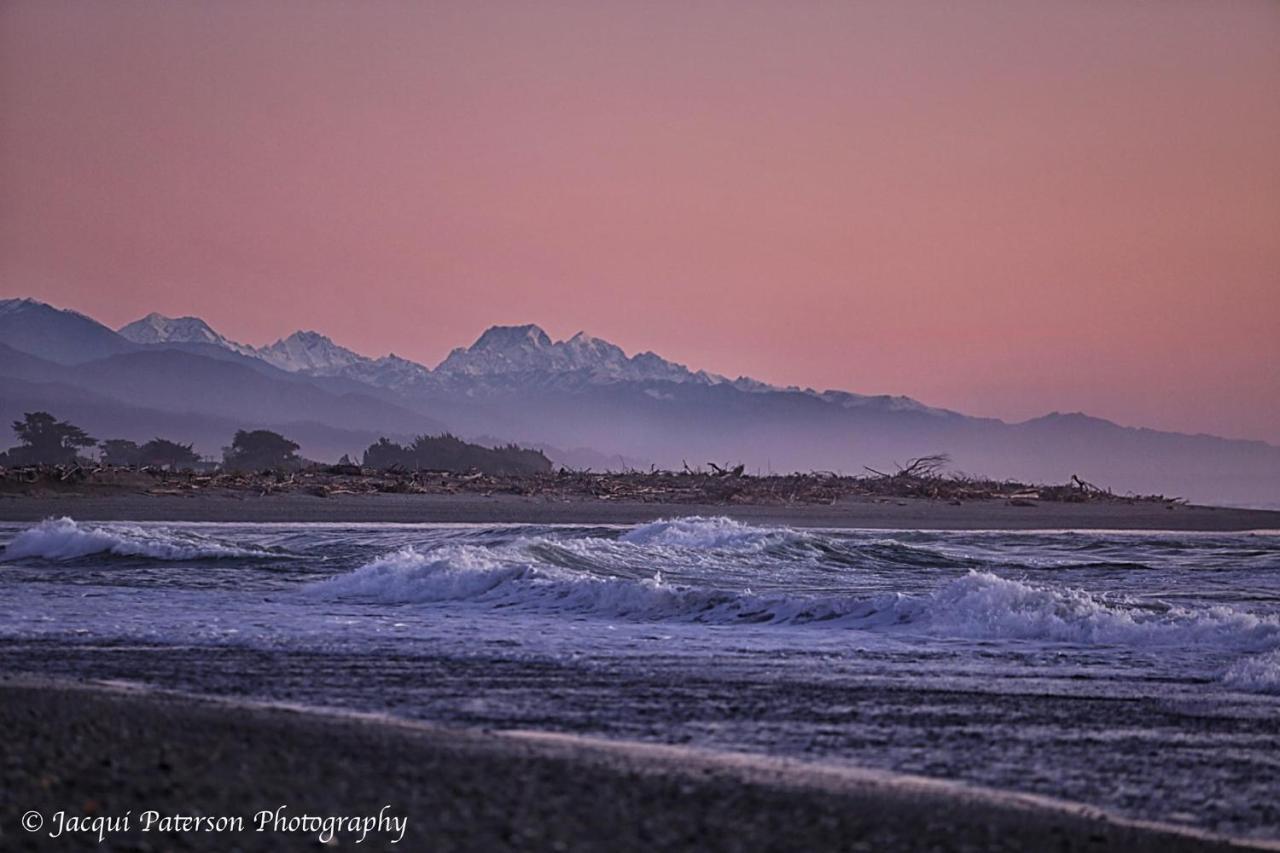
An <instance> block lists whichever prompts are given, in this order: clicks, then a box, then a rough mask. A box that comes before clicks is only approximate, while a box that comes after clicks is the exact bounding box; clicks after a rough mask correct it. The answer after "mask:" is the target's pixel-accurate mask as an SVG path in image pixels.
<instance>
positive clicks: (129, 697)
mask: <svg viewBox="0 0 1280 853" xmlns="http://www.w3.org/2000/svg"><path fill="white" fill-rule="evenodd" d="M0 726H3V730H4V732H5V737H4V738H3V741H2V743H3V747H2V752H3V763H2V765H0V767H2V771H0V772H3V785H0V848H3V849H6V850H16V849H49V850H64V849H88V848H95V849H151V850H162V849H200V850H228V849H252V850H281V849H288V850H292V849H317V847H318V846H319V845H318V842H317V840H316V839H315V838H314V837H313V836H312V835H311V834H309V833H307V832H298V833H296V834H279V833H262V834H259V833H255V832H246V833H244V834H240V835H228V834H219V833H200V834H161V833H158V832H155V831H153V832H151V833H147V834H143V833H140V832H138V829H137V827H138V824H139V821H140V818H138V817H137V816H138V815H140V814H141V813H142V811H144V810H148V809H154V810H156V811H158V812H159V813H161V814H177V813H181V814H186V815H192V814H197V813H198V814H203V815H208V816H237V815H239V816H243V817H244V818H245V822H246V825H247V826H249V827H252V825H253V822H252V816H253V814H254V813H255V812H257V811H259V810H262V809H272V810H274V809H275V808H277V807H278V806H281V805H284V806H287V809H288V811H287V813H288V814H301V813H304V812H305V813H309V814H312V815H320V816H356V815H360V816H363V815H377V814H378V813H379V810H380V809H382V808H383V806H387V805H389V806H390V809H388V811H387V814H390V815H395V816H398V817H407V819H408V824H407V831H406V833H405V835H404V839H403V841H401V842H400V843H399V844H398V845H393V844H391V843H390V842H391V841H392V840H393V839H392V838H391V837H388V835H387V834H386V833H375V834H371V835H370V836H369V837H368V839H367V840H366V841H365V842H364V843H363V844H361V845H359V846H356V845H355V844H354V841H355V837H353V836H351V835H348V834H342V835H340V836H339V837H338V838H337V844H336V846H337V847H339V848H346V849H359V850H370V849H373V850H383V849H389V850H401V851H403V850H414V851H417V850H424V851H452V850H475V851H503V850H582V851H587V850H608V851H611V853H622V851H653V850H726V851H747V850H750V851H757V850H805V851H808V850H908V849H910V850H917V849H925V850H1035V851H1039V850H1060V851H1073V850H1131V851H1143V850H1152V851H1161V853H1174V851H1180V850H1216V849H1233V848H1234V847H1235V846H1236V845H1235V844H1233V843H1230V842H1227V841H1225V840H1222V839H1213V838H1211V837H1209V836H1204V835H1197V834H1195V833H1192V832H1184V831H1181V830H1178V829H1175V828H1172V827H1165V826H1158V825H1154V824H1140V823H1134V822H1126V821H1121V820H1118V819H1115V818H1111V817H1108V816H1107V815H1104V814H1102V813H1100V812H1098V811H1097V810H1094V809H1090V808H1086V807H1083V806H1075V805H1070V804H1063V803H1057V802H1052V801H1046V800H1037V799H1034V798H1030V797H1024V796H1019V795H1004V794H996V793H993V792H984V791H981V790H975V789H968V788H964V787H961V786H958V785H954V784H950V783H944V782H932V781H926V780H919V779H914V778H912V777H902V776H893V775H890V774H883V773H878V772H870V771H858V770H846V769H832V768H820V767H815V766H813V765H805V764H802V763H798V762H794V761H785V760H776V759H767V758H760V757H747V756H739V755H732V754H713V753H706V752H699V751H690V750H682V749H678V748H673V747H662V746H646V745H636V744H625V743H608V742H603V741H589V740H582V739H573V738H567V737H557V736H551V735H537V734H534V733H525V734H520V733H486V732H481V731H476V730H457V729H445V728H440V727H433V726H426V725H421V724H410V723H400V722H389V721H377V720H370V719H362V718H351V717H339V716H330V715H326V714H321V713H310V712H299V711H292V710H284V709H269V708H263V707H246V706H240V705H232V704H228V703H225V702H218V701H205V700H197V699H191V698H186V697H178V696H173V695H157V694H150V693H140V692H132V691H119V690H111V689H103V688H90V687H82V686H70V685H61V684H50V683H40V682H36V683H32V682H26V681H20V680H10V681H6V682H0ZM64 809H65V810H66V811H67V813H68V814H70V815H76V816H80V815H86V814H88V815H89V816H91V817H93V816H99V817H115V816H121V815H123V814H125V813H126V812H127V811H129V810H131V809H132V810H133V814H134V816H135V817H134V820H133V823H132V831H131V832H122V833H119V834H111V835H110V836H109V837H108V846H107V847H106V848H100V847H98V842H97V837H96V835H94V834H92V833H80V834H77V835H75V836H74V837H72V838H68V837H66V836H63V837H61V838H57V839H50V838H48V837H46V836H45V835H44V833H47V832H48V831H49V828H50V827H51V826H52V825H53V823H52V822H53V821H54V820H55V819H54V814H55V812H57V811H58V810H64ZM31 810H34V811H36V812H38V813H39V814H40V815H41V816H42V817H43V818H44V819H45V827H44V829H43V830H42V831H41V832H39V833H28V832H25V831H24V830H23V829H22V828H21V827H20V820H21V818H22V816H23V815H24V814H26V813H27V812H28V811H31ZM1273 849H1274V848H1273Z"/></svg>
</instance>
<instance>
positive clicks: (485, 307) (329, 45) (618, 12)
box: [0, 0, 1280, 443]
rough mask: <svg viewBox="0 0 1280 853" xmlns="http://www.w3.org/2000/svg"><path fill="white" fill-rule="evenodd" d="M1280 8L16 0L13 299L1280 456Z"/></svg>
mask: <svg viewBox="0 0 1280 853" xmlns="http://www.w3.org/2000/svg"><path fill="white" fill-rule="evenodd" d="M1277 92H1280V4H1278V3H1275V2H1270V0H1258V2H1246V1H1245V0H1222V2H1209V1H1208V0H1203V2H1180V1H1179V0H1159V1H1158V2H1141V3H1139V2H1123V0H1111V2H1101V0H1097V2H1091V0H1072V2H1044V0H1009V2H985V0H972V1H971V2H966V3H955V4H952V3H935V2H919V3H917V2H911V1H910V0H906V1H905V2H884V3H872V2H867V3H850V2H844V0H842V2H832V3H824V2H800V3H796V2H791V0H786V2H759V3H753V2H745V0H743V2H702V0H691V1H690V2H679V3H677V2H672V0H655V2H650V3H634V2H613V1H612V0H592V1H591V2H582V3H557V2H542V3H525V2H519V3H514V2H513V3H503V2H486V3H471V2H458V3H407V2H350V3H334V2H323V0H306V2H283V0H281V2H273V0H259V2H254V3H201V2H183V0H175V2H159V1H158V0H157V2H145V1H144V0H135V2H130V3H96V2H64V0H4V2H3V3H0V296H19V295H22V296H33V297H36V298H39V299H43V300H45V301H49V302H52V303H54V304H56V305H59V306H62V307H71V308H75V309H77V310H80V311H83V312H85V313H88V314H90V315H92V316H94V317H96V318H98V319H100V320H102V321H104V322H107V323H109V324H110V325H113V326H118V325H121V324H123V323H125V322H128V321H130V320H134V319H136V318H138V317H139V316H142V315H143V314H146V313H148V312H150V311H153V310H154V311H160V312H162V313H166V314H171V315H186V314H195V315H198V316H201V317H203V318H204V319H206V320H207V321H209V322H210V323H211V324H212V325H213V326H214V327H215V328H216V329H218V330H219V331H221V332H222V333H223V334H225V335H227V336H228V337H232V338H234V339H238V340H242V341H245V342H249V343H255V344H261V343H266V342H269V341H271V340H274V339H276V338H277V337H280V336H282V335H285V334H288V333H289V332H291V331H293V330H294V329H297V328H314V329H318V330H321V331H323V332H325V333H327V334H329V335H330V336H331V337H333V338H334V339H335V340H336V341H337V342H339V343H341V344H344V345H346V346H350V347H351V348H353V349H356V350H358V351H362V352H365V353H368V354H371V355H381V354H384V353H386V352H395V353H396V354H397V355H401V356H404V357H408V358H413V359H416V360H420V361H422V362H424V363H427V364H429V365H434V364H435V363H436V362H438V361H439V360H440V359H441V358H443V357H444V356H445V355H446V354H447V353H448V351H449V350H450V349H451V348H453V347H455V346H458V345H462V344H467V343H470V342H471V341H472V340H474V338H475V337H476V336H477V335H478V334H479V333H480V332H481V331H482V330H483V329H484V328H485V327H487V326H489V325H492V324H496V323H525V322H535V323H538V324H540V325H542V326H543V327H544V328H545V329H546V330H547V331H548V332H549V333H551V334H552V335H553V336H556V337H567V336H568V335H571V334H573V333H574V332H576V331H578V330H580V329H584V330H586V331H588V332H589V333H591V334H594V335H597V336H599V337H603V338H607V339H610V340H612V341H614V342H616V343H618V344H619V345H621V346H622V347H623V348H624V349H626V350H627V351H628V352H635V351H643V350H654V351H656V352H658V353H660V354H662V355H664V356H666V357H668V358H672V359H675V360H678V361H681V362H684V363H687V364H689V365H691V366H693V367H697V368H705V369H708V370H712V371H715V372H718V373H724V374H728V375H731V376H737V375H740V374H745V375H750V376H754V377H757V378H760V379H763V380H766V381H771V382H776V383H780V384H797V385H801V386H812V387H816V388H820V389H821V388H843V389H848V390H852V391H858V392H863V393H893V394H908V395H911V396H913V397H916V398H918V399H921V400H923V401H925V402H927V403H929V404H932V405H940V406H947V407H950V408H955V409H958V410H961V411H964V412H967V413H973V414H982V415H992V416H997V417H1003V418H1006V419H1015V420H1016V419H1024V418H1028V417H1034V416H1037V415H1040V414H1044V413H1046V412H1048V411H1052V410H1060V411H1075V410H1083V411H1086V412H1088V413H1090V414H1094V415H1098V416H1102V417H1107V418H1111V419H1113V420H1116V421H1118V422H1120V423H1125V424H1130V425H1144V426H1151V427H1157V428H1163V429H1174V430H1179V431H1189V432H1201V431H1203V432H1212V433H1217V434H1221V435H1227V436H1231V437H1246V438H1258V439H1264V440H1269V441H1272V442H1275V443H1280V96H1277Z"/></svg>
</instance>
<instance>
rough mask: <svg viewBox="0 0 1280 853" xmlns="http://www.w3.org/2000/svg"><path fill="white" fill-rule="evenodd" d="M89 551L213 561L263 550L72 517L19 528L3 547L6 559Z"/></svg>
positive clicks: (75, 555) (75, 554) (55, 557)
mask: <svg viewBox="0 0 1280 853" xmlns="http://www.w3.org/2000/svg"><path fill="white" fill-rule="evenodd" d="M93 554H110V555H113V556H117V557H144V558H147V559H154V560H214V559H222V558H228V557H261V556H266V555H267V552H264V551H260V550H253V549H248V548H240V547H237V546H235V545H229V544H227V543H225V542H219V541H217V540H216V539H209V538H206V537H202V536H196V535H193V534H182V533H177V532H174V531H172V530H168V529H165V528H162V527H158V528H152V529H146V528H142V527H136V526H130V525H121V526H115V525H113V526H111V527H90V526H81V525H80V524H78V523H76V522H75V521H74V520H73V519H70V518H67V517H65V516H64V517H63V518H46V519H45V520H44V521H42V522H40V523H39V524H37V525H35V526H34V527H31V528H28V529H27V530H24V531H22V532H21V533H19V534H18V535H17V536H15V537H14V538H13V540H12V541H10V542H9V544H8V545H6V546H5V549H4V557H5V559H8V560H16V559H23V558H28V559H30V558H34V559H42V560H57V561H65V560H76V559H79V558H81V557H88V556H91V555H93Z"/></svg>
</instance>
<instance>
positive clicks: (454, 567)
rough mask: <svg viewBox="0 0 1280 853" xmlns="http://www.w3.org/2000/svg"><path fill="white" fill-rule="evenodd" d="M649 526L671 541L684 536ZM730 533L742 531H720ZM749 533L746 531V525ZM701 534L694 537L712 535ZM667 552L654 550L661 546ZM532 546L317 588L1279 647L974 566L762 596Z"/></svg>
mask: <svg viewBox="0 0 1280 853" xmlns="http://www.w3.org/2000/svg"><path fill="white" fill-rule="evenodd" d="M646 527H648V528H650V530H649V531H648V533H647V535H653V536H657V537H660V538H662V540H663V541H664V542H665V541H669V540H667V539H666V537H668V536H669V535H675V536H676V537H677V538H682V537H685V536H687V535H689V534H688V531H682V530H679V529H678V528H676V530H677V531H678V532H676V533H675V534H671V533H670V531H671V530H672V529H673V528H671V527H663V528H657V527H655V526H653V525H646ZM725 529H726V530H727V532H728V534H729V535H730V537H737V536H740V535H743V534H744V531H739V530H735V529H734V528H732V527H727V528H725ZM747 530H748V531H749V530H750V528H748V529H747ZM705 533H706V530H705V529H701V530H696V531H695V532H694V535H696V536H698V537H701V538H700V539H699V540H698V541H702V542H707V541H724V540H723V539H719V540H716V539H714V536H712V537H707V536H705V535H704V534H705ZM664 547H669V546H667V545H662V546H659V551H661V548H664ZM538 550H539V549H538V548H537V547H536V543H534V545H533V546H530V543H527V542H526V543H524V550H521V549H520V548H514V549H511V550H507V551H500V550H496V549H493V548H489V547H485V546H477V545H448V546H444V547H440V548H436V549H432V550H429V551H418V550H416V549H414V548H405V549H402V550H400V551H396V552H393V553H391V554H387V555H384V556H382V557H379V558H378V559H376V560H373V561H372V562H370V563H367V564H365V565H364V566H361V567H360V568H359V569H357V570H355V571H354V572H351V573H349V574H346V575H339V576H337V577H334V578H330V579H328V580H326V581H321V582H320V583H318V584H315V585H313V586H312V591H313V592H314V593H317V594H320V595H327V596H339V597H344V598H354V599H361V600H366V601H375V602H380V603H394V604H412V603H428V602H445V601H450V602H469V603H473V604H476V605H482V606H490V607H502V608H515V609H520V610H541V611H552V612H565V611H571V612H575V613H579V614H582V615H597V616H603V617H611V618H630V619H639V620H646V621H684V622H705V623H716V624H775V625H781V624H785V625H805V624H818V623H821V624H825V625H830V626H841V627H846V628H856V629H862V630H889V631H906V632H914V633H921V634H927V635H931V636H937V637H952V638H962V639H976V640H982V639H1025V640H1038V641H1042V642H1052V643H1069V644H1077V645H1123V646H1134V647H1165V648H1168V647H1176V646H1187V645H1192V644H1196V645H1201V646H1206V647H1211V648H1215V649H1220V650H1230V651H1240V652H1262V651H1268V650H1271V649H1275V648H1276V647H1277V646H1280V621H1277V620H1276V619H1274V618H1262V617H1258V616H1254V615H1252V614H1249V613H1246V612H1242V611H1239V610H1234V609H1232V608H1229V607H1211V608H1203V609H1187V608H1180V607H1171V606H1167V605H1150V604H1141V603H1135V602H1132V601H1127V600H1126V601H1111V600H1107V599H1105V598H1101V597H1098V596H1095V595H1092V594H1090V593H1088V592H1086V591H1084V590H1078V589H1071V588H1066V587H1050V586H1040V585H1035V584H1031V583H1026V582H1024V581H1020V580H1013V579H1010V578H1005V577H1000V576H998V575H995V574H992V573H990V572H983V571H970V572H968V573H967V574H964V575H961V576H959V577H953V578H952V579H950V580H948V581H945V582H943V583H942V584H940V585H939V586H937V587H936V588H935V589H933V590H932V591H931V592H928V593H924V594H916V595H908V594H903V593H895V592H889V593H879V594H863V595H857V594H851V595H835V594H820V593H819V594H796V593H787V592H781V591H779V592H769V593H756V592H753V591H752V590H751V589H749V588H743V589H722V588H711V587H701V586H695V585H689V584H680V583H672V582H670V581H668V580H666V579H664V578H663V576H662V575H661V574H660V573H658V572H654V573H653V574H651V575H649V576H646V577H626V576H619V575H608V574H600V573H595V572H591V571H582V570H578V569H574V568H570V567H566V566H563V565H555V564H551V563H547V562H545V561H542V560H539V559H538V558H537V556H536V554H537V553H538Z"/></svg>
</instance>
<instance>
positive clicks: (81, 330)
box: [0, 299, 1280, 504]
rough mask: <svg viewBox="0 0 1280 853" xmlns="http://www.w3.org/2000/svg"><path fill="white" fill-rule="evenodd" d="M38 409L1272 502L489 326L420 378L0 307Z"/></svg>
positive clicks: (1052, 434) (1243, 485) (342, 441)
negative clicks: (925, 468)
mask: <svg viewBox="0 0 1280 853" xmlns="http://www.w3.org/2000/svg"><path fill="white" fill-rule="evenodd" d="M33 409H46V410H48V411H51V412H53V413H55V414H56V415H58V416H59V417H62V418H67V419H70V420H72V421H73V422H75V423H77V424H79V425H81V426H83V427H85V428H86V429H87V430H88V431H89V432H90V433H91V434H92V435H94V436H96V437H98V438H131V439H135V440H145V439H148V438H151V437H153V436H154V435H157V434H159V435H163V436H165V437H168V438H173V439H177V440H181V441H192V442H195V445H196V449H197V450H199V451H201V452H203V453H206V454H217V453H218V452H219V451H220V448H221V446H222V445H223V444H225V443H227V441H228V440H229V438H230V435H231V433H232V432H234V430H236V429H239V428H244V427H252V428H269V429H276V430H279V431H281V432H284V433H285V434H287V435H289V436H290V437H291V438H293V439H294V440H296V441H298V442H299V443H300V444H302V448H303V452H304V454H306V455H307V456H309V457H311V458H317V459H327V458H328V459H331V458H336V457H337V456H339V455H341V454H342V453H352V454H358V453H359V452H360V451H361V450H363V448H364V447H365V446H367V445H368V444H370V443H371V442H372V441H374V440H375V439H376V438H378V437H379V436H384V435H385V436H387V437H389V438H392V439H394V440H402V439H407V438H409V437H411V436H412V435H415V434H419V433H438V432H442V431H445V430H448V431H451V432H453V433H455V434H457V435H460V436H462V437H464V438H469V439H473V440H487V441H489V442H499V441H502V442H506V441H515V442H519V443H521V444H524V445H526V446H534V447H538V448H541V449H543V450H544V451H545V452H546V453H547V454H548V455H549V456H550V457H551V458H552V459H553V460H555V461H557V462H559V463H561V464H566V465H571V466H574V467H594V468H596V469H601V468H610V467H611V468H618V467H624V466H628V467H632V466H635V467H638V466H646V467H647V466H648V465H649V464H656V465H659V466H661V467H675V468H679V467H680V466H681V465H682V464H683V463H684V462H685V461H687V462H688V464H690V465H697V464H701V463H704V462H706V461H708V460H710V461H717V462H733V463H738V462H742V463H745V464H746V465H747V466H748V468H749V469H751V470H762V471H765V470H772V471H779V472H781V471H793V470H801V471H809V470H831V471H844V472H847V473H853V472H859V471H862V469H863V466H870V467H873V468H880V469H883V468H885V467H891V466H892V464H893V462H894V461H895V460H899V461H900V460H904V459H906V458H907V457H910V456H919V455H923V454H927V453H934V452H945V453H949V454H950V455H951V457H952V459H953V460H954V464H955V466H956V468H957V469H959V470H963V471H968V472H972V473H982V474H987V475H991V476H996V477H1008V478H1018V479H1023V480H1030V481H1042V482H1062V481H1065V480H1066V479H1067V478H1069V477H1070V476H1071V475H1072V474H1078V475H1079V476H1081V477H1083V478H1084V479H1087V480H1091V481H1093V482H1096V483H1100V484H1103V485H1108V486H1111V487H1113V488H1114V489H1115V490H1116V491H1118V492H1124V491H1133V492H1142V493H1148V492H1157V493H1163V494H1169V495H1180V496H1184V497H1188V498H1191V499H1194V500H1199V501H1211V502H1226V503H1243V504H1269V503H1273V502H1275V501H1277V500H1280V447H1275V446H1273V445H1270V444H1267V443H1264V442H1260V441H1241V440H1230V439H1224V438H1218V437H1214V436H1207V435H1186V434H1181V433H1173V432H1162V431H1157V430H1149V429H1135V428H1130V427H1123V426H1119V425H1117V424H1114V423H1112V422H1110V421H1106V420H1103V419H1100V418H1094V417H1090V416H1087V415H1084V414H1080V413H1075V414H1060V413H1056V412H1055V413H1052V414H1049V415H1046V416H1044V417H1040V418H1035V419H1032V420H1029V421H1024V422H1021V423H1006V422H1004V421H1000V420H997V419H994V418H981V417H972V416H969V415H964V414H961V413H959V412H955V411H950V410H947V409H940V408H934V407H931V406H927V405H925V404H923V403H921V402H919V401H916V400H913V399H911V398H909V397H899V396H885V395H861V394H855V393H851V392H847V391H834V390H829V391H816V390H813V389H808V388H796V387H787V388H783V387H779V386H775V385H770V384H767V383H764V382H759V381H757V380H754V379H750V378H748V377H739V378H737V379H729V378H727V377H724V376H720V375H717V374H713V373H708V372H705V371H701V370H691V369H689V368H688V367H686V366H684V365H682V364H678V363H675V362H673V361H669V360H667V359H664V358H662V357H661V356H659V355H657V354H655V353H653V352H643V353H638V354H635V355H630V356H629V355H627V354H626V353H625V352H624V351H623V350H622V349H621V348H620V347H618V346H616V345H615V344H612V343H610V342H608V341H605V340H601V339H599V338H595V337H592V336H590V335H588V334H586V333H582V332H579V333H578V334H576V335H574V336H573V337H571V338H569V339H568V340H562V341H555V340H552V339H551V338H550V337H549V336H548V335H547V334H546V332H544V331H543V330H542V329H541V328H539V327H538V326H536V325H523V326H494V327H492V328H490V329H488V330H486V331H484V332H483V333H482V334H481V335H480V336H479V338H477V339H476V341H475V342H474V343H473V344H471V345H470V346H468V347H458V348H456V349H454V350H453V351H452V352H450V353H449V355H448V356H447V357H446V358H445V359H444V360H443V361H442V362H441V363H440V364H438V365H436V366H435V367H428V366H426V365H423V364H418V363H416V362H413V361H410V360H408V359H404V358H400V357H398V356H396V355H394V354H388V355H386V356H382V357H380V358H372V357H369V356H366V355H363V354H360V353H357V352H354V351H353V350H350V349H347V348H345V347H342V346H340V345H338V344H336V343H334V342H333V341H332V340H331V339H330V338H328V337H326V336H325V335H323V334H321V333H319V332H316V331H298V332H294V333H293V334H291V335H289V336H287V337H284V338H281V339H280V340H277V341H276V342H275V343H272V344H269V345H266V346H262V347H255V346H251V345H248V344H243V343H238V342H236V341H233V340H231V339H229V338H227V337H225V336H224V335H222V334H220V333H218V332H217V331H216V330H214V329H213V328H211V327H210V326H209V324H208V323H206V322H204V321H203V320H201V319H200V318H197V317H177V318H174V317H166V316H163V315H160V314H154V313H153V314H149V315H147V316H146V317H143V318H141V319H139V320H136V321H134V322H132V323H129V324H128V325H125V326H123V327H121V328H120V329H119V330H112V329H110V328H108V327H107V326H105V325H103V324H101V323H99V322H97V321H96V320H94V319H92V318H90V317H87V316H85V315H83V314H80V313H78V312H75V311H71V310H66V309H59V308H55V307H53V306H50V305H47V304H45V303H43V302H39V301H36V300H33V299H5V300H0V417H3V418H5V419H8V420H12V419H14V418H16V417H19V416H20V415H21V413H22V412H24V411H31V410H33Z"/></svg>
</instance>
